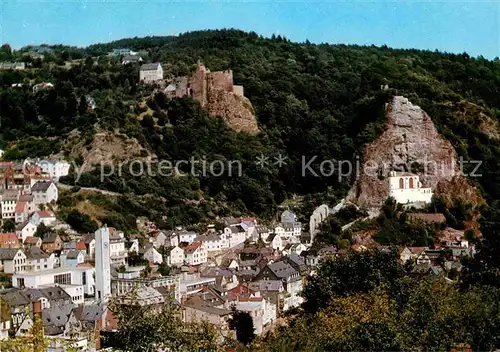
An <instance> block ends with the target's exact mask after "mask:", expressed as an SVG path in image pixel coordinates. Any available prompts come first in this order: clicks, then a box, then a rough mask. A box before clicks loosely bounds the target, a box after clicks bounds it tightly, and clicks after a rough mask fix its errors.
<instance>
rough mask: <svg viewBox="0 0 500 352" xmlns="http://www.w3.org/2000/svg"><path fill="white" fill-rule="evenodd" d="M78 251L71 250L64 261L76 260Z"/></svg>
mask: <svg viewBox="0 0 500 352" xmlns="http://www.w3.org/2000/svg"><path fill="white" fill-rule="evenodd" d="M79 254H80V251H76V250H71V251H69V252H68V253H67V254H66V259H77V258H78V255H79Z"/></svg>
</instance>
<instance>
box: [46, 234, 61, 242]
mask: <svg viewBox="0 0 500 352" xmlns="http://www.w3.org/2000/svg"><path fill="white" fill-rule="evenodd" d="M58 237H59V235H58V234H57V233H55V232H50V233H47V234H45V236H43V239H42V243H54V242H55V241H56V239H57V238H58Z"/></svg>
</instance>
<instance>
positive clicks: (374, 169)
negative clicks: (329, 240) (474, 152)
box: [347, 96, 483, 209]
mask: <svg viewBox="0 0 500 352" xmlns="http://www.w3.org/2000/svg"><path fill="white" fill-rule="evenodd" d="M387 115H388V122H387V128H386V130H385V131H384V133H382V135H381V136H379V138H377V139H376V140H375V141H374V142H373V143H370V144H368V145H367V146H366V150H365V154H364V167H363V168H362V170H361V171H360V173H359V175H357V179H356V181H355V183H354V185H353V187H352V188H351V190H350V191H349V193H348V196H347V200H350V201H353V202H356V203H357V204H358V205H360V206H365V207H367V208H369V209H370V208H378V207H380V206H381V205H382V204H383V202H384V201H385V200H386V199H387V197H388V196H389V183H388V179H387V176H388V173H389V171H392V170H394V171H402V172H411V173H414V174H417V175H419V176H420V181H421V182H422V186H423V187H431V188H432V189H433V191H434V193H435V194H437V195H440V196H442V197H443V198H445V199H447V200H449V201H452V200H465V201H468V202H473V203H481V202H482V201H483V200H482V198H481V197H480V196H479V194H478V192H477V190H476V189H475V187H474V186H473V185H472V184H471V182H470V181H469V180H468V179H467V178H466V177H465V176H463V174H462V173H461V170H460V164H459V162H458V160H459V159H458V156H457V153H456V151H455V149H454V148H453V146H452V145H451V143H450V142H449V141H447V140H445V139H444V138H443V137H441V136H440V135H439V133H438V132H437V130H436V128H435V126H434V123H433V122H432V120H431V118H430V117H429V116H428V115H427V114H426V113H425V111H423V110H422V109H421V108H420V107H418V106H416V105H413V104H412V103H411V102H409V101H408V99H406V98H404V97H402V96H396V97H394V99H393V100H392V102H391V103H389V104H388V105H387Z"/></svg>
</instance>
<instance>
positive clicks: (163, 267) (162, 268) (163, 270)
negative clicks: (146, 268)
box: [158, 262, 172, 276]
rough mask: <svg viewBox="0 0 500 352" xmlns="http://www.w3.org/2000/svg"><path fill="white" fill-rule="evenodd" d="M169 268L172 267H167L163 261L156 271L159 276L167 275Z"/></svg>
mask: <svg viewBox="0 0 500 352" xmlns="http://www.w3.org/2000/svg"><path fill="white" fill-rule="evenodd" d="M171 270H172V268H171V267H169V266H168V265H167V263H165V262H163V263H161V264H160V265H158V272H159V273H160V274H161V276H169V275H170V271H171Z"/></svg>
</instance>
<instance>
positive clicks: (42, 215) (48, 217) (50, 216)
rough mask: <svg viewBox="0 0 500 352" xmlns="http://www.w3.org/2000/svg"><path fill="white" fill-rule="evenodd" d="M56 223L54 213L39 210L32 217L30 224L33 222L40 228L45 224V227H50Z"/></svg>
mask: <svg viewBox="0 0 500 352" xmlns="http://www.w3.org/2000/svg"><path fill="white" fill-rule="evenodd" d="M55 221H56V216H55V215H54V213H53V212H51V211H49V210H39V211H35V212H34V213H33V215H31V219H30V222H32V223H33V224H34V225H35V226H39V225H40V224H42V223H43V224H44V225H45V226H50V225H52V224H53V223H54V222H55Z"/></svg>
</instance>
